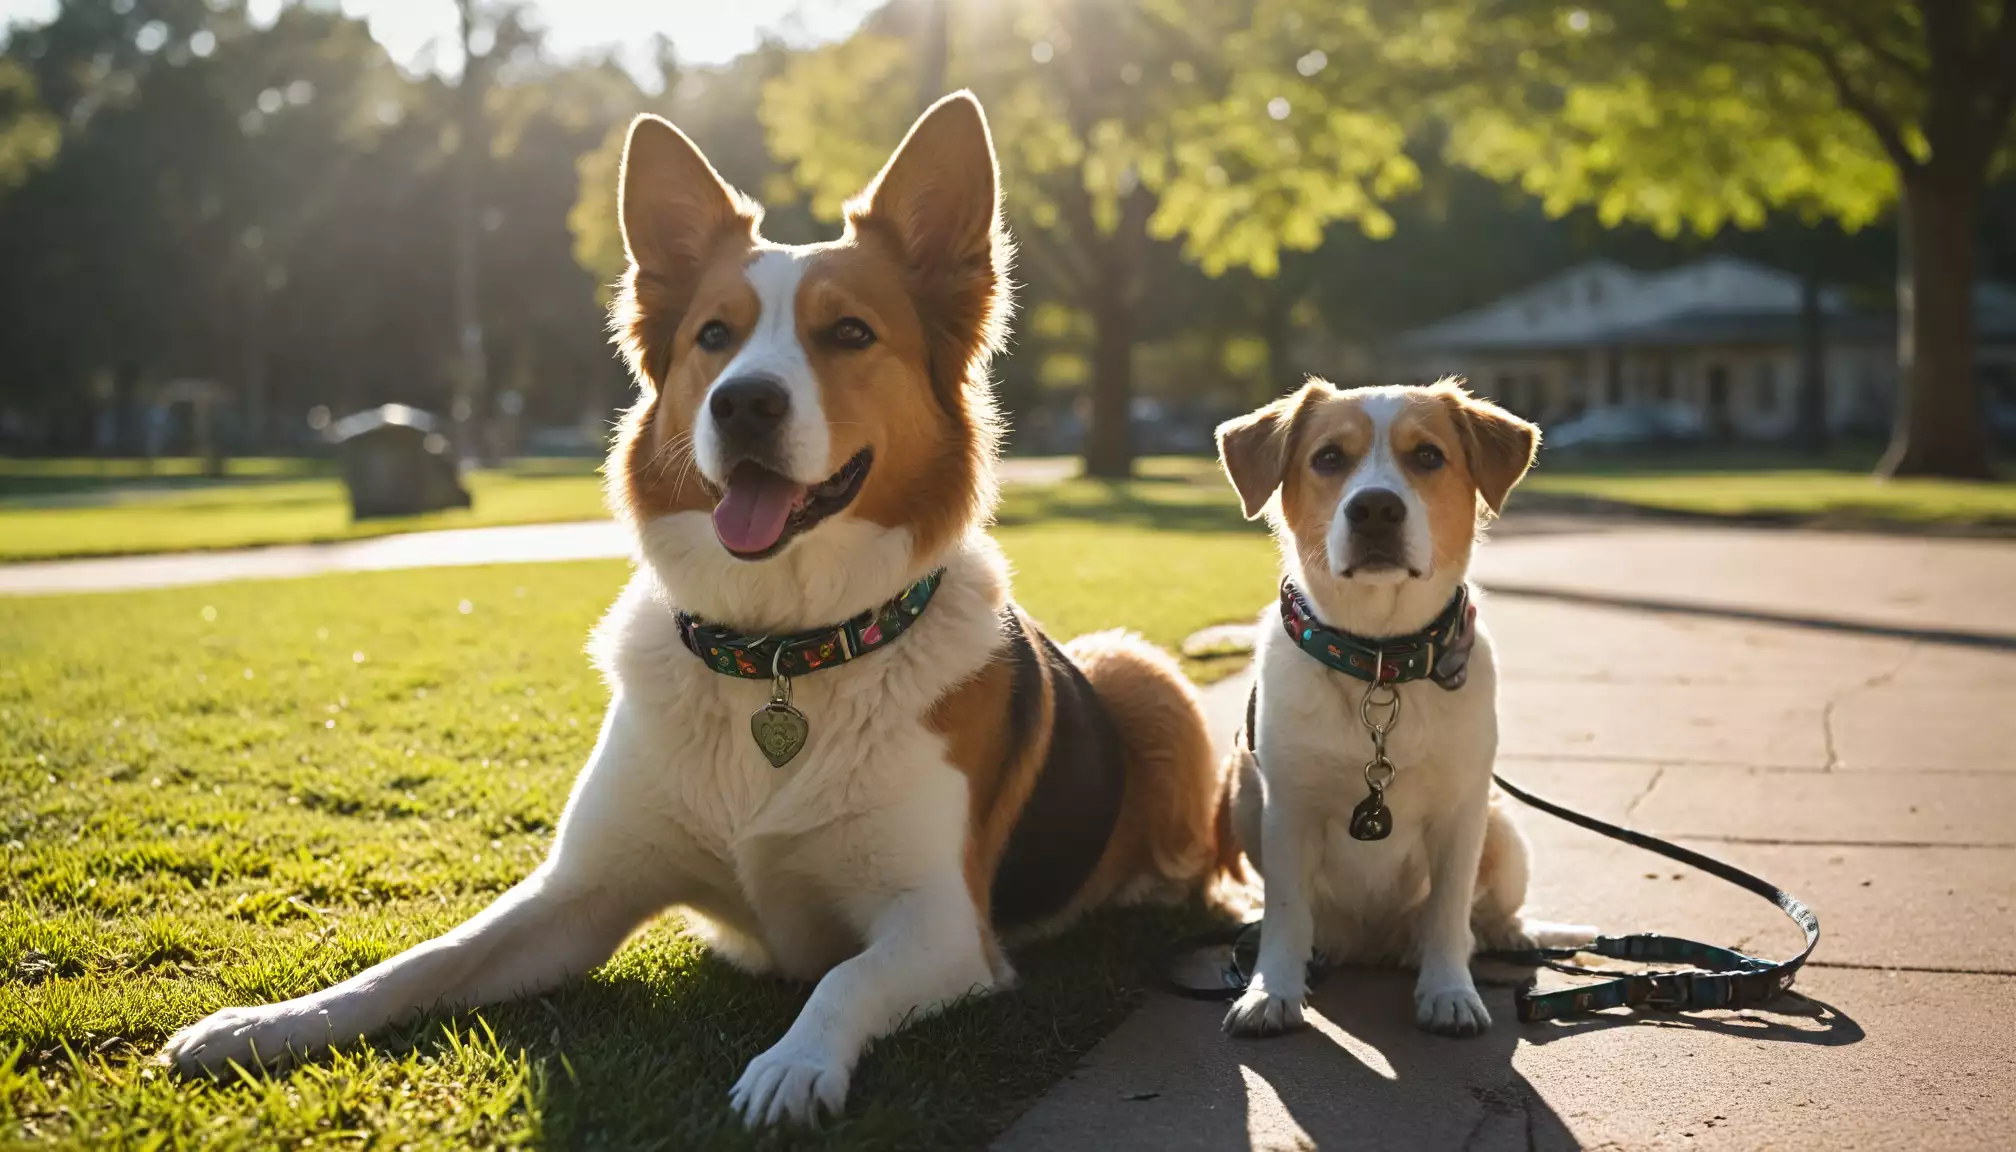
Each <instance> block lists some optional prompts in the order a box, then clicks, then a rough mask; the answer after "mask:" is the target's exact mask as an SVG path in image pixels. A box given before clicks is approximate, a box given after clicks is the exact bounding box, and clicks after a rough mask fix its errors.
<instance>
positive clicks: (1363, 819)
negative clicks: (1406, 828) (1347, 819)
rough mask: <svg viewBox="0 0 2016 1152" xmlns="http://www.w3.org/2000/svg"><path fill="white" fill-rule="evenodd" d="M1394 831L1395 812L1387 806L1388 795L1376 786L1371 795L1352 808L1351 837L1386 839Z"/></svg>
mask: <svg viewBox="0 0 2016 1152" xmlns="http://www.w3.org/2000/svg"><path fill="white" fill-rule="evenodd" d="M1392 832H1393V813H1392V812H1391V811H1390V810H1388V809H1387V807H1386V796H1385V794H1384V793H1383V792H1381V791H1380V790H1379V789H1377V788H1374V789H1373V790H1372V794H1371V795H1370V796H1367V797H1365V799H1363V800H1360V801H1359V802H1358V807H1356V808H1353V809H1352V810H1351V838H1352V839H1353V840H1384V839H1385V838H1386V837H1387V836H1389V835H1391V834H1392Z"/></svg>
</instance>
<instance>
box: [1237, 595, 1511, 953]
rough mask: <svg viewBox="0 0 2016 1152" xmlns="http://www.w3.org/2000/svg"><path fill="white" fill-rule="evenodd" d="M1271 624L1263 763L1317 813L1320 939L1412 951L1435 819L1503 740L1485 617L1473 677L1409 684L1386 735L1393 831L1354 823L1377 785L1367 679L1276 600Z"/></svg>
mask: <svg viewBox="0 0 2016 1152" xmlns="http://www.w3.org/2000/svg"><path fill="white" fill-rule="evenodd" d="M1260 636H1261V640H1260V644H1259V659H1258V674H1259V676H1260V683H1261V684H1262V685H1264V688H1263V690H1262V692H1261V696H1260V711H1259V717H1258V721H1259V723H1258V738H1259V739H1258V743H1259V758H1260V763H1261V772H1262V774H1263V776H1264V778H1265V788H1266V790H1267V796H1268V802H1269V803H1272V802H1274V800H1275V799H1276V798H1279V799H1282V800H1285V801H1286V802H1288V803H1291V804H1294V805H1296V806H1297V807H1298V808H1299V809H1300V810H1301V811H1302V812H1304V813H1306V814H1307V815H1308V821H1307V824H1306V827H1307V829H1308V834H1309V835H1310V836H1311V837H1312V838H1313V840H1314V842H1313V843H1310V844H1309V845H1307V848H1306V851H1308V852H1309V853H1310V856H1309V857H1308V859H1309V861H1310V864H1311V867H1310V871H1309V880H1310V892H1309V895H1310V898H1311V900H1312V902H1313V904H1314V911H1315V914H1316V915H1315V923H1316V937H1317V946H1318V947H1320V948H1322V949H1324V950H1325V951H1326V952H1327V953H1329V954H1331V955H1332V956H1333V957H1338V958H1344V957H1360V958H1364V959H1368V960H1371V959H1398V958H1406V954H1407V953H1408V952H1409V951H1410V950H1411V945H1412V943H1413V941H1412V940H1411V939H1410V937H1411V935H1412V933H1411V932H1410V931H1409V928H1410V925H1411V922H1412V919H1413V914H1414V913H1415V912H1416V911H1417V910H1418V908H1419V907H1420V905H1421V903H1422V901H1423V900H1425V899H1426V898H1427V895H1428V871H1429V836H1430V833H1431V830H1432V826H1433V824H1434V823H1435V821H1436V820H1437V818H1438V817H1440V816H1443V815H1444V814H1447V813H1452V812H1455V811H1459V810H1460V809H1461V808H1462V807H1463V806H1464V805H1466V804H1470V803H1474V802H1475V799H1476V797H1477V794H1478V792H1479V791H1480V790H1482V789H1484V788H1486V787H1488V776H1489V773H1490V765H1491V762H1492V755H1493V752H1494V750H1495V748H1496V745H1497V712H1496V695H1497V670H1496V667H1495V665H1494V662H1493V660H1492V654H1491V640H1490V637H1489V635H1488V634H1486V633H1485V631H1484V630H1483V628H1482V627H1481V626H1480V627H1479V628H1478V631H1477V638H1476V647H1475V649H1474V650H1473V652H1472V654H1471V657H1470V665H1469V667H1470V675H1469V679H1468V682H1467V683H1465V684H1464V686H1463V687H1461V688H1458V689H1456V690H1454V691H1450V690H1447V689H1444V688H1442V687H1440V686H1438V685H1436V684H1435V683H1433V682H1432V681H1428V680H1417V681H1411V682H1409V683H1406V684H1402V685H1400V686H1399V687H1398V691H1399V693H1400V698H1401V701H1402V703H1401V711H1400V717H1399V720H1398V721H1397V723H1396V724H1395V725H1394V727H1393V729H1392V731H1391V732H1390V733H1389V735H1388V737H1387V743H1386V750H1387V755H1388V756H1389V757H1390V758H1391V759H1392V761H1393V764H1394V767H1395V768H1396V769H1397V770H1398V772H1397V774H1396V775H1395V776H1394V778H1393V781H1392V783H1391V784H1390V785H1388V786H1387V788H1386V804H1387V807H1388V808H1389V809H1390V810H1391V811H1392V813H1393V831H1392V833H1391V835H1389V836H1387V837H1386V838H1385V839H1384V840H1371V841H1367V840H1358V839H1355V838H1354V837H1352V835H1351V833H1350V823H1351V814H1352V811H1353V809H1355V808H1356V807H1357V805H1358V804H1359V803H1360V802H1361V801H1363V800H1364V799H1365V798H1366V796H1367V795H1368V794H1369V789H1368V788H1367V786H1366V783H1365V766H1366V764H1367V763H1368V762H1369V761H1370V760H1371V759H1372V754H1373V749H1372V738H1371V734H1370V733H1369V732H1368V731H1367V730H1366V728H1365V725H1364V723H1363V722H1362V720H1361V718H1360V714H1359V705H1360V701H1361V700H1362V699H1363V698H1364V694H1365V691H1366V688H1367V685H1366V684H1364V683H1363V682H1361V681H1359V680H1355V679H1352V678H1350V677H1347V676H1345V675H1343V674H1342V673H1338V672H1333V671H1331V670H1330V669H1328V668H1325V667H1324V666H1322V665H1320V664H1318V663H1317V662H1316V661H1315V660H1313V659H1311V658H1310V657H1309V656H1308V655H1307V654H1306V653H1304V652H1302V651H1301V650H1300V649H1299V648H1297V647H1296V646H1295V644H1294V642H1293V641H1291V640H1290V639H1289V638H1288V637H1287V635H1286V634H1285V633H1284V632H1283V631H1282V629H1281V626H1280V619H1279V617H1278V615H1277V614H1276V613H1275V612H1274V611H1273V610H1271V609H1270V610H1269V611H1268V612H1267V613H1265V614H1264V615H1263V616H1262V617H1261V620H1260ZM1480 777H1482V779H1480Z"/></svg>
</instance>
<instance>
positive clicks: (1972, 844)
mask: <svg viewBox="0 0 2016 1152" xmlns="http://www.w3.org/2000/svg"><path fill="white" fill-rule="evenodd" d="M1663 835H1665V836H1666V838H1667V839H1669V840H1697V841H1704V842H1706V843H1709V844H1754V845H1759V846H1761V847H1766V848H1771V847H1781V848H1913V849H1923V848H1964V849H1967V850H1969V851H1979V850H1982V849H1987V850H1989V851H2007V850H2009V849H2011V848H2016V841H2000V840H1826V839H1818V838H1807V837H1800V836H1731V835H1724V834H1722V833H1719V832H1669V833H1663Z"/></svg>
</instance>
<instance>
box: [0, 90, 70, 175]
mask: <svg viewBox="0 0 2016 1152" xmlns="http://www.w3.org/2000/svg"><path fill="white" fill-rule="evenodd" d="M62 143H63V130H62V129H61V128H60V127H59V126H58V125H57V122H56V118H55V117H54V116H52V115H50V114H49V110H48V109H47V108H44V107H43V106H42V102H41V100H40V99H39V97H38V96H37V94H36V90H35V77H34V75H33V74H32V73H30V72H29V71H28V70H27V69H26V68H23V67H21V66H20V65H18V64H16V63H15V62H14V61H12V60H5V59H0V197H4V196H5V195H6V194H7V191H8V190H9V189H11V188H13V187H15V186H16V185H18V184H20V183H21V182H22V181H23V180H26V179H27V178H28V176H29V174H30V173H32V172H34V171H35V170H36V169H38V168H40V167H42V166H43V165H44V164H47V163H48V162H49V161H50V159H51V158H53V157H54V156H55V155H56V150H57V148H58V147H60V146H61V145H62Z"/></svg>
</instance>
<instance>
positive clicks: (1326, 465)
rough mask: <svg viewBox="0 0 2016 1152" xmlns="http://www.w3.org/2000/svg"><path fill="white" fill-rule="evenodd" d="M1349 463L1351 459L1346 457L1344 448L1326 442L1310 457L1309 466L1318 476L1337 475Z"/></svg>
mask: <svg viewBox="0 0 2016 1152" xmlns="http://www.w3.org/2000/svg"><path fill="white" fill-rule="evenodd" d="M1348 463H1350V461H1349V460H1347V459H1345V456H1344V450H1343V449H1342V448H1339V447H1337V446H1336V445H1335V444H1325V445H1324V446H1323V447H1321V448H1318V449H1317V450H1316V455H1314V456H1311V457H1310V458H1309V468H1310V470H1311V471H1313V472H1315V473H1316V474H1317V475H1318V476H1335V475H1337V474H1338V473H1339V472H1342V471H1344V466H1345V465H1346V464H1348Z"/></svg>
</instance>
